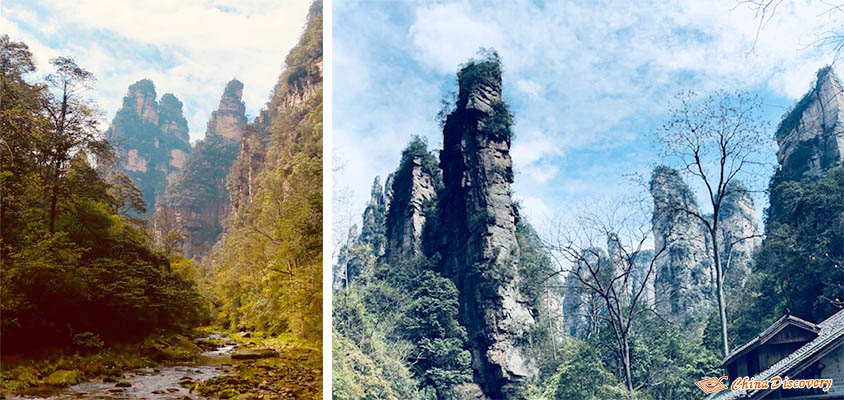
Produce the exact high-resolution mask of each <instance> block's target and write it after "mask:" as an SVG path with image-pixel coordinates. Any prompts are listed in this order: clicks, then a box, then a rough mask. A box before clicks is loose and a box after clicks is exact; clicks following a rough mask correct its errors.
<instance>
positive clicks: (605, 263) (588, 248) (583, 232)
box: [546, 205, 667, 400]
mask: <svg viewBox="0 0 844 400" xmlns="http://www.w3.org/2000/svg"><path fill="white" fill-rule="evenodd" d="M552 225H553V226H554V228H552V232H551V234H550V235H549V236H550V239H548V241H547V242H546V247H547V248H548V250H549V253H550V254H551V257H552V259H553V260H554V263H555V265H556V267H557V268H556V269H557V270H556V271H555V274H554V275H555V276H558V275H562V274H567V275H568V277H569V278H568V279H575V282H566V285H570V284H574V285H579V286H580V287H581V288H582V290H584V291H585V292H586V294H587V295H588V296H592V297H594V298H596V299H598V301H599V302H600V308H601V310H600V312H599V313H597V314H596V315H595V317H597V318H599V319H600V321H601V322H602V323H604V324H606V326H608V327H609V328H610V331H611V332H612V334H613V337H614V339H615V340H614V343H613V344H612V345H611V346H610V347H611V348H612V350H613V351H614V352H615V353H616V355H617V356H618V359H619V360H621V363H622V369H623V371H624V378H625V385H626V387H627V391H628V393H629V396H630V399H631V400H632V399H634V396H635V394H634V388H633V377H632V372H631V365H632V361H631V358H630V336H631V328H632V326H633V322H634V321H635V320H636V319H637V317H638V316H640V315H642V313H644V312H646V311H648V310H649V309H650V308H649V307H648V305H647V304H645V301H644V298H643V295H644V293H646V290H647V287H648V285H647V282H648V281H649V280H651V279H652V278H653V275H654V273H655V271H654V266H655V263H656V260H657V258H658V257H659V256H660V255H661V254H663V253H664V252H665V251H666V248H667V244H664V245H663V246H662V247H661V248H659V249H656V250H655V251H653V252H649V251H647V250H649V249H648V246H649V245H650V243H651V242H652V241H653V236H652V230H651V224H650V219H649V218H648V215H647V214H646V213H644V212H641V211H639V210H631V209H630V208H628V207H624V206H622V205H617V206H611V207H608V208H607V209H606V210H602V211H598V212H588V213H584V214H583V215H579V216H576V217H575V223H574V224H573V226H572V224H570V223H567V222H563V220H562V219H561V220H559V221H555V223H554V224H552ZM637 270H638V271H637ZM637 272H638V273H642V274H643V276H644V278H643V280H642V281H641V282H638V284H637V285H634V282H633V279H634V274H635V273H637Z"/></svg>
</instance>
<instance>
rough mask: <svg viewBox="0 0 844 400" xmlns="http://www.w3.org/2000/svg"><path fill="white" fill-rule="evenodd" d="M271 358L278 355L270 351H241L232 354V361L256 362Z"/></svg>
mask: <svg viewBox="0 0 844 400" xmlns="http://www.w3.org/2000/svg"><path fill="white" fill-rule="evenodd" d="M272 357H278V353H276V352H275V351H274V350H270V349H243V350H238V351H235V352H234V353H232V359H234V360H257V359H260V358H272Z"/></svg>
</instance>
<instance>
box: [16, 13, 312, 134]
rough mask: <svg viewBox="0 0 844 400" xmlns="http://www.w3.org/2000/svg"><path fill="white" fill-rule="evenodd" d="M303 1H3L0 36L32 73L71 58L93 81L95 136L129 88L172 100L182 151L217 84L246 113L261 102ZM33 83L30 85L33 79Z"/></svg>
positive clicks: (290, 41) (212, 101)
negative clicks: (97, 118) (141, 84)
mask: <svg viewBox="0 0 844 400" xmlns="http://www.w3.org/2000/svg"><path fill="white" fill-rule="evenodd" d="M309 3H310V2H309V1H308V0H180V1H167V0H158V1H143V2H142V1H113V0H3V1H0V33H5V34H8V35H9V36H10V38H11V39H12V40H13V41H23V42H24V43H26V44H27V45H28V46H29V47H30V50H31V51H32V53H33V55H34V56H35V61H36V66H37V68H38V71H37V73H36V74H38V75H43V74H46V73H49V72H50V65H49V60H50V59H52V58H55V57H58V56H69V57H73V58H74V59H75V60H76V62H77V64H78V65H79V66H81V67H83V68H85V69H87V70H89V71H91V72H92V73H94V75H95V76H96V78H97V81H96V85H95V88H94V90H92V91H91V92H89V93H88V94H89V95H90V97H91V98H93V99H94V101H95V102H96V103H97V104H98V105H99V107H100V108H101V110H102V111H103V118H102V120H103V123H102V124H101V128H102V129H103V130H105V128H106V127H107V126H108V123H109V122H110V121H111V119H112V118H113V117H114V114H115V112H116V111H117V110H118V108H119V107H120V105H121V104H122V99H123V96H125V95H126V92H127V89H128V87H129V85H131V84H132V83H134V82H136V81H138V80H141V79H144V78H149V79H152V81H153V82H154V83H155V87H156V93H157V94H158V98H159V99H160V98H161V95H163V94H164V93H168V92H169V93H173V94H175V95H176V97H178V98H179V100H181V101H182V102H183V103H184V105H183V107H182V108H183V111H184V113H185V117H186V118H187V120H188V127H189V129H190V138H191V142H195V141H197V140H199V139H202V138H204V137H205V124H206V122H207V121H208V119H209V117H210V116H211V112H212V111H214V110H216V109H217V106H218V104H219V102H220V96H221V95H222V93H223V88H224V87H225V85H226V83H227V82H228V81H229V80H231V79H232V78H235V77H236V78H237V79H239V80H240V81H241V82H243V84H244V89H243V100H244V102H245V103H246V112H247V115H249V116H255V115H257V114H258V111H259V110H260V109H261V108H263V106H264V105H265V103H266V102H267V101H268V100H269V97H270V92H271V90H272V88H273V86H274V85H275V82H276V79H277V78H278V76H279V75H280V74H281V71H282V68H283V66H284V57H285V56H286V55H287V52H288V51H289V50H290V49H291V48H292V47H293V45H295V44H296V41H297V40H298V38H299V34H300V33H301V32H302V29H303V27H304V25H305V18H306V15H307V11H308V6H309V5H310V4H309ZM35 78H37V75H36V76H35Z"/></svg>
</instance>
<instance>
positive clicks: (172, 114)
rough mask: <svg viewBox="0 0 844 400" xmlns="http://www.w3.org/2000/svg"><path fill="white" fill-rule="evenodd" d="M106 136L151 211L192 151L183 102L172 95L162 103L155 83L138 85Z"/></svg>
mask: <svg viewBox="0 0 844 400" xmlns="http://www.w3.org/2000/svg"><path fill="white" fill-rule="evenodd" d="M106 137H107V138H108V140H109V142H110V143H111V144H112V145H114V147H115V150H116V153H117V164H116V166H115V167H117V168H119V169H121V170H123V171H124V172H126V173H127V174H128V175H129V176H130V177H131V178H132V181H133V182H134V183H135V184H136V185H137V186H138V188H139V189H141V191H142V192H143V198H144V201H145V202H146V203H147V210H148V212H151V211H152V210H153V209H154V207H155V201H156V198H157V197H158V196H159V195H161V194H162V193H164V190H165V188H166V187H167V183H168V181H170V180H171V179H172V178H173V176H175V173H176V172H178V171H179V170H180V169H181V168H182V166H183V164H184V162H185V159H186V158H187V155H188V154H189V153H190V150H191V147H190V142H189V141H188V125H187V120H185V117H184V115H183V114H182V103H181V102H180V101H179V99H177V98H176V96H174V95H172V94H170V93H168V94H165V95H164V96H162V97H161V103H160V104H159V103H158V101H156V93H155V84H153V82H152V81H151V80H149V79H142V80H140V81H138V82H135V83H134V84H132V85H130V86H129V89H128V91H127V93H126V96H125V97H123V105H122V107H121V108H120V109H119V110H118V111H117V113H116V114H115V116H114V119H113V120H112V122H111V126H109V128H108V130H107V131H106Z"/></svg>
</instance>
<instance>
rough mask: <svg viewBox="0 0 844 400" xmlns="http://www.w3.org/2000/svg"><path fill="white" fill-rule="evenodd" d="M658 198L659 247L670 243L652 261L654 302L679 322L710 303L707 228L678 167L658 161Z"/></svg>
mask: <svg viewBox="0 0 844 400" xmlns="http://www.w3.org/2000/svg"><path fill="white" fill-rule="evenodd" d="M650 192H651V195H652V196H653V199H654V214H653V229H654V237H655V240H654V244H655V246H656V248H657V249H661V248H662V247H663V246H667V248H666V251H665V252H663V253H662V254H661V255H660V257H659V258H658V259H657V260H656V263H655V265H654V268H655V272H656V276H655V278H654V303H655V307H656V309H657V310H658V311H660V312H661V313H663V314H664V315H667V316H669V317H670V318H671V319H673V320H674V321H675V322H678V323H680V324H682V325H689V324H692V323H696V322H699V321H701V320H703V319H704V318H705V317H706V313H707V312H708V311H709V310H710V309H711V306H712V301H711V299H712V297H711V296H710V295H709V292H710V290H711V283H712V279H713V277H712V275H711V271H710V268H709V262H710V261H709V253H708V248H709V247H708V242H707V237H708V236H707V235H706V230H705V228H704V226H703V224H702V223H701V221H700V220H698V219H697V218H696V217H694V216H692V215H690V214H688V213H686V212H683V211H681V210H683V209H685V210H688V211H691V212H695V213H698V212H699V210H698V207H697V203H696V202H695V199H694V194H693V193H692V191H691V189H689V187H688V186H687V185H686V183H685V182H684V181H683V179H682V177H681V176H680V173H679V172H677V171H676V170H674V169H671V168H668V167H665V166H660V167H657V168H656V169H654V171H653V174H652V175H651V181H650Z"/></svg>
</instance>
